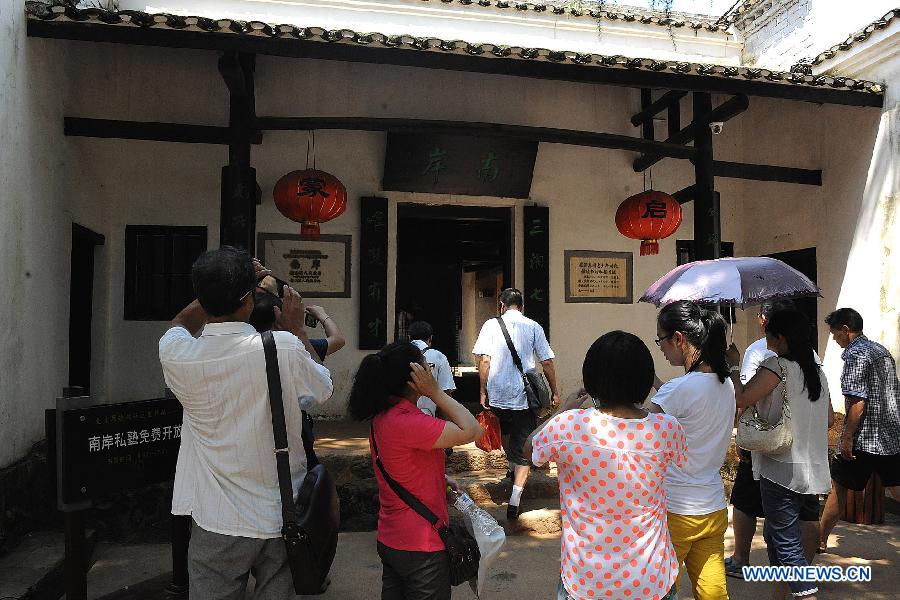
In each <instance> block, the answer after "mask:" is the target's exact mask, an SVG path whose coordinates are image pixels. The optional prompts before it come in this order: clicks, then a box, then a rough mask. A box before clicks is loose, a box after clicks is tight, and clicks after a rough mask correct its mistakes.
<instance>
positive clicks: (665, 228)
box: [616, 190, 681, 256]
mask: <svg viewBox="0 0 900 600" xmlns="http://www.w3.org/2000/svg"><path fill="white" fill-rule="evenodd" d="M679 225H681V205H680V204H679V203H678V200H676V199H675V198H673V197H672V196H670V195H668V194H666V193H664V192H658V191H656V190H647V191H645V192H641V193H640V194H635V195H634V196H631V197H630V198H626V199H625V201H624V202H622V204H620V205H619V209H618V210H617V211H616V227H618V229H619V232H620V233H621V234H622V235H624V236H625V237H630V238H631V239H634V240H641V256H645V255H647V254H659V240H661V239H663V238H665V237H669V236H670V235H672V234H673V233H675V230H676V229H678V226H679Z"/></svg>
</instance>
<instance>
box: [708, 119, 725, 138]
mask: <svg viewBox="0 0 900 600" xmlns="http://www.w3.org/2000/svg"><path fill="white" fill-rule="evenodd" d="M709 129H710V131H712V134H713V135H719V134H720V133H722V130H723V129H725V123H723V122H722V121H713V122H711V123H710V124H709Z"/></svg>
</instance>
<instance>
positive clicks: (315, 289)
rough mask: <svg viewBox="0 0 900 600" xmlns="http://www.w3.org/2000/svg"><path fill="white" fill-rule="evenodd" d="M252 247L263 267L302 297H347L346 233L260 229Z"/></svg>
mask: <svg viewBox="0 0 900 600" xmlns="http://www.w3.org/2000/svg"><path fill="white" fill-rule="evenodd" d="M256 247H257V249H258V252H259V258H260V260H262V262H263V264H264V265H266V268H268V269H271V270H272V274H273V275H275V277H277V278H278V279H282V280H284V281H286V282H287V283H288V284H289V285H290V286H291V287H293V288H294V289H295V290H297V291H298V292H300V295H301V296H303V297H304V298H349V297H350V236H349V235H321V236H319V239H317V240H304V239H301V238H300V236H299V235H294V234H284V233H260V234H259V236H258V239H257V244H256Z"/></svg>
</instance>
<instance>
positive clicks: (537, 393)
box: [497, 317, 553, 419]
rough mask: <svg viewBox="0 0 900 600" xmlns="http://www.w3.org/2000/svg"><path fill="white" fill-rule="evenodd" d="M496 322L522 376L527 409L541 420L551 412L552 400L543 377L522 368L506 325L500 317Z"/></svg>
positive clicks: (536, 372)
mask: <svg viewBox="0 0 900 600" xmlns="http://www.w3.org/2000/svg"><path fill="white" fill-rule="evenodd" d="M497 321H498V322H499V323H500V329H501V330H502V331H503V337H504V338H506V345H507V346H508V347H509V353H510V354H512V359H513V362H514V363H515V365H516V368H517V369H518V370H519V373H521V374H522V384H523V385H524V386H525V398H527V399H528V408H530V409H531V410H532V412H534V416H535V417H537V418H538V419H543V418H544V417H546V416H547V415H549V414H550V413H551V412H553V407H552V406H551V404H550V403H551V402H552V398H550V390H549V389H547V384H546V383H545V382H544V376H543V374H541V373H539V372H538V371H526V370H525V369H524V368H522V359H521V358H519V353H518V352H517V351H516V347H515V346H514V345H513V342H512V338H511V337H509V330H507V329H506V323H504V322H503V319H502V318H501V317H497Z"/></svg>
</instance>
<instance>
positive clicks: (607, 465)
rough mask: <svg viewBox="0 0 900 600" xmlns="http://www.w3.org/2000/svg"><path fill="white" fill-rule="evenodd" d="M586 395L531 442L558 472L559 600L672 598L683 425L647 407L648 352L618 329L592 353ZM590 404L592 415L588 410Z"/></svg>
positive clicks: (538, 459)
mask: <svg viewBox="0 0 900 600" xmlns="http://www.w3.org/2000/svg"><path fill="white" fill-rule="evenodd" d="M582 376H583V379H584V386H585V389H584V390H580V391H579V392H576V393H574V394H572V395H570V396H569V397H568V398H567V399H566V400H565V401H564V402H563V403H562V405H561V406H560V408H559V410H558V411H557V413H556V414H555V415H554V416H553V417H551V418H550V419H549V420H548V421H547V422H546V423H544V424H543V425H542V426H541V427H539V428H538V429H537V430H535V432H534V433H532V435H531V437H530V438H529V441H528V443H526V446H525V450H526V452H528V453H530V454H531V457H532V461H533V462H534V464H536V465H542V464H544V463H546V462H548V461H554V462H555V463H556V466H557V470H558V474H559V500H560V516H561V518H562V526H563V534H562V559H561V573H560V585H559V593H558V597H559V598H560V599H561V600H564V599H568V598H572V599H577V600H585V599H594V598H603V599H606V598H610V599H617V600H638V599H640V600H667V599H669V598H674V597H675V596H674V585H675V580H676V579H677V577H678V561H677V559H676V557H675V551H674V549H673V548H672V542H671V541H670V539H669V531H668V528H667V527H666V502H665V492H664V491H663V481H664V479H665V475H666V470H667V469H668V467H669V466H670V465H671V464H673V463H674V464H683V462H684V454H685V452H686V442H685V437H684V432H683V431H682V429H681V426H680V425H679V424H678V421H677V420H676V419H675V418H674V417H671V416H668V415H664V414H651V413H648V412H647V411H645V410H643V409H642V408H640V405H641V403H643V401H644V400H645V399H646V397H647V394H648V393H649V392H650V388H651V386H652V384H653V380H654V369H653V359H652V358H651V356H650V351H649V350H648V349H647V346H646V345H644V343H643V342H642V341H641V340H640V339H639V338H637V337H636V336H634V335H632V334H630V333H626V332H624V331H611V332H609V333H607V334H605V335H603V336H602V337H600V338H599V339H598V340H597V341H596V342H594V344H593V345H592V346H591V348H590V349H589V350H588V353H587V356H586V357H585V359H584V366H583V367H582ZM588 400H591V401H592V402H593V407H592V408H581V407H582V405H583V404H585V403H586V402H587V401H588Z"/></svg>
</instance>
